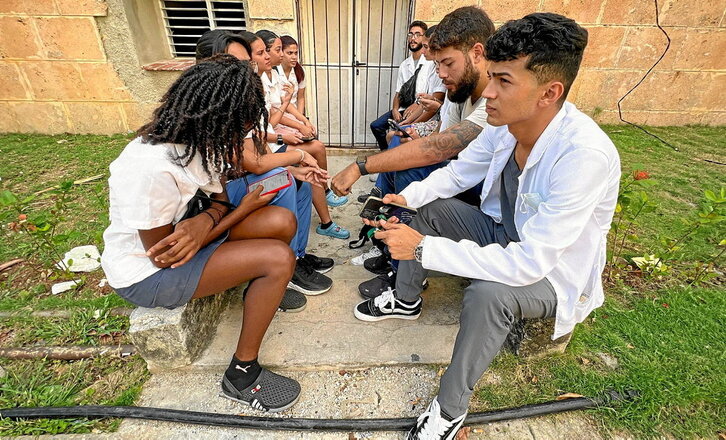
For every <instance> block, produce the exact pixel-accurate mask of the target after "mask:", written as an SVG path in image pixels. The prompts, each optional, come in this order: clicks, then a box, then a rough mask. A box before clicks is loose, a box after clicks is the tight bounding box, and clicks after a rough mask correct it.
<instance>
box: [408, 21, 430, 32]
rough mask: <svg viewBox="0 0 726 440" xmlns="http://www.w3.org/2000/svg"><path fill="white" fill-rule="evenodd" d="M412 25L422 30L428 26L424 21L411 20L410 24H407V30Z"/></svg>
mask: <svg viewBox="0 0 726 440" xmlns="http://www.w3.org/2000/svg"><path fill="white" fill-rule="evenodd" d="M412 27H420V28H421V29H422V30H423V31H424V32H426V30H427V29H428V28H429V25H427V24H426V23H424V22H423V21H421V20H416V21H412V22H411V24H409V25H408V30H409V31H410V30H411V28H412Z"/></svg>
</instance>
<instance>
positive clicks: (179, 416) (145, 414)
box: [0, 391, 638, 431]
mask: <svg viewBox="0 0 726 440" xmlns="http://www.w3.org/2000/svg"><path fill="white" fill-rule="evenodd" d="M637 397H638V393H637V392H635V391H625V392H623V393H619V392H615V391H608V392H607V393H605V394H604V395H602V396H600V397H597V398H588V397H577V398H573V399H565V400H555V401H551V402H545V403H537V404H533V405H525V406H520V407H517V408H507V409H501V410H495V411H488V412H480V413H472V414H469V415H468V416H467V417H466V421H465V422H464V425H481V424H485V423H492V422H500V421H504V420H513V419H521V418H526V417H535V416H542V415H547V414H555V413H561V412H566V411H574V410H581V409H592V408H597V407H600V406H607V405H610V404H613V403H616V402H624V401H631V400H633V399H635V398H637ZM74 417H85V418H106V417H119V418H133V419H145V420H157V421H164V422H176V423H190V424H196V425H208V426H227V427H234V428H248V429H269V430H295V431H405V430H408V429H410V428H411V427H412V426H413V425H414V424H415V423H416V419H415V418H398V419H395V418H385V419H307V418H278V417H249V416H238V415H234V414H218V413H208V412H198V411H184V410H177V409H166V408H149V407H136V406H70V407H37V408H10V409H2V410H0V418H8V419H13V420H17V419H33V418H74Z"/></svg>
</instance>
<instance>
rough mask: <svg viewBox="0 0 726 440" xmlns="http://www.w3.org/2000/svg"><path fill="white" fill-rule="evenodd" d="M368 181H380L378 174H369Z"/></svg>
mask: <svg viewBox="0 0 726 440" xmlns="http://www.w3.org/2000/svg"><path fill="white" fill-rule="evenodd" d="M368 180H370V181H371V182H375V181H376V180H378V173H373V174H369V175H368Z"/></svg>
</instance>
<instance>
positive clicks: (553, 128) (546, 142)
mask: <svg viewBox="0 0 726 440" xmlns="http://www.w3.org/2000/svg"><path fill="white" fill-rule="evenodd" d="M570 105H572V104H570V103H569V102H565V104H564V105H563V106H562V108H560V111H558V112H557V114H556V115H555V117H554V118H552V120H551V121H550V123H549V124H547V127H546V128H545V129H544V131H543V132H542V134H541V135H540V136H539V138H538V139H537V142H535V143H534V148H532V152H531V153H530V154H529V158H527V164H526V165H525V166H524V169H527V168H531V167H533V166H535V165H536V164H537V162H539V160H540V159H541V158H542V156H543V155H544V153H545V151H547V148H549V146H550V144H551V143H552V141H553V140H555V138H556V137H557V133H558V132H559V131H560V128H561V127H562V123H563V122H564V119H565V116H567V112H568V110H569V106H570Z"/></svg>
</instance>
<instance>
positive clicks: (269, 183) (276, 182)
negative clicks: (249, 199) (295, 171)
mask: <svg viewBox="0 0 726 440" xmlns="http://www.w3.org/2000/svg"><path fill="white" fill-rule="evenodd" d="M290 185H292V179H291V178H290V173H288V172H287V170H282V171H280V172H279V173H275V174H273V175H271V176H268V177H265V178H264V179H261V180H258V181H257V182H254V183H250V184H249V185H247V193H248V194H249V193H252V192H254V190H255V189H257V188H258V187H260V186H261V187H262V194H260V195H263V196H264V195H266V194H272V193H275V192H278V191H280V190H282V189H284V188H287V187H288V186H290Z"/></svg>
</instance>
